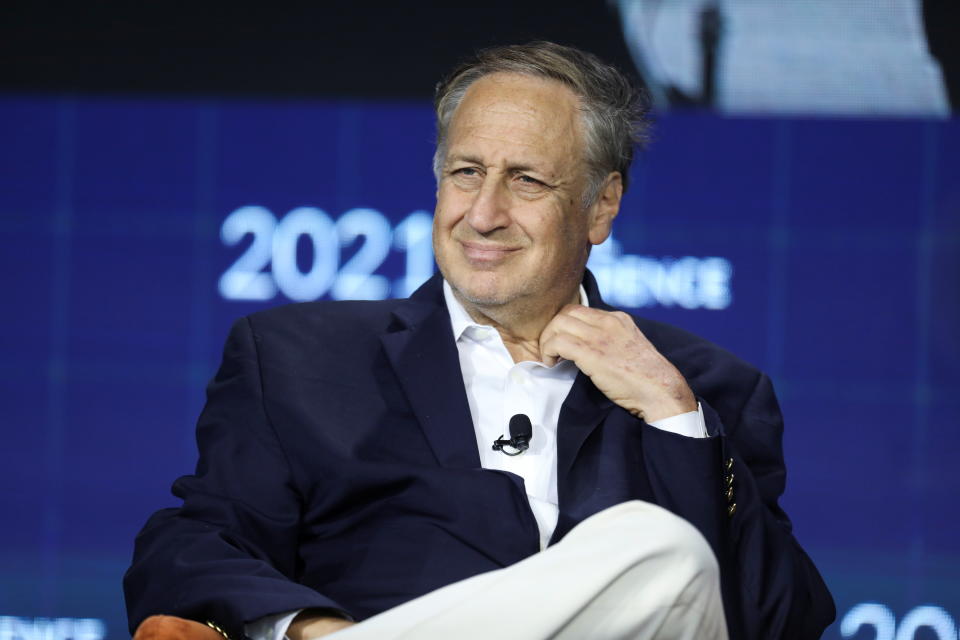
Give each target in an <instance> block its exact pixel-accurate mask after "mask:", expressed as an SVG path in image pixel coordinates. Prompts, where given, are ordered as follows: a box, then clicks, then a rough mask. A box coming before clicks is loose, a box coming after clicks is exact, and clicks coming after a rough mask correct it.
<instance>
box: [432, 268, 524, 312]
mask: <svg viewBox="0 0 960 640" xmlns="http://www.w3.org/2000/svg"><path fill="white" fill-rule="evenodd" d="M499 280H500V278H497V277H495V276H492V274H485V273H473V274H471V275H469V276H467V277H465V278H454V279H451V278H447V282H449V283H450V286H451V287H453V289H454V291H456V292H457V293H458V294H460V297H461V298H463V299H464V300H466V301H467V302H469V303H470V304H473V305H476V306H479V307H495V306H499V305H503V304H506V303H508V302H510V301H511V300H513V299H514V298H516V292H514V291H511V290H509V289H507V288H506V287H504V286H503V283H502V282H499Z"/></svg>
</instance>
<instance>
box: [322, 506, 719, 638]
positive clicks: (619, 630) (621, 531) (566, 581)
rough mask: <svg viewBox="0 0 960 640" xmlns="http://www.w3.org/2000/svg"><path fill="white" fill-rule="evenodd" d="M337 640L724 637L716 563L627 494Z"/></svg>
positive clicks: (683, 528) (673, 519)
mask: <svg viewBox="0 0 960 640" xmlns="http://www.w3.org/2000/svg"><path fill="white" fill-rule="evenodd" d="M328 637H330V638H335V639H336V640H374V639H378V640H393V639H405V640H410V639H421V638H422V639H427V640H432V639H434V638H438V639H439V638H450V639H456V640H473V639H477V640H479V639H481V638H492V639H495V640H513V639H516V640H546V639H547V638H556V639H560V640H574V639H583V638H598V639H605V640H606V639H611V640H612V639H616V638H631V639H637V640H647V639H649V640H653V639H655V638H656V639H657V640H674V639H676V640H726V639H727V630H726V622H725V619H724V615H723V605H722V602H721V600H720V579H719V570H718V568H717V561H716V558H715V557H714V555H713V552H712V551H711V550H710V547H709V546H708V544H707V542H706V540H704V538H703V536H702V535H700V532H699V531H697V530H696V529H695V528H694V527H693V526H692V525H691V524H690V523H688V522H686V521H685V520H683V519H681V518H679V517H677V516H675V515H673V514H671V513H670V512H668V511H666V510H665V509H663V508H661V507H658V506H656V505H653V504H649V503H646V502H640V501H632V502H625V503H622V504H619V505H616V506H614V507H610V508H609V509H606V510H604V511H601V512H600V513H597V514H595V515H593V516H591V517H590V518H588V519H587V520H584V521H583V522H582V523H580V524H579V525H577V526H576V527H575V528H574V529H573V530H571V531H570V533H568V534H567V535H566V536H565V537H564V539H563V540H562V541H560V542H559V543H557V544H555V545H553V546H551V547H549V548H547V549H545V550H544V551H541V552H540V553H537V554H535V555H533V556H531V557H529V558H527V559H525V560H523V561H521V562H518V563H517V564H515V565H512V566H510V567H507V568H505V569H499V570H496V571H490V572H488V573H482V574H480V575H477V576H473V577H472V578H468V579H466V580H462V581H460V582H456V583H454V584H451V585H448V586H446V587H443V588H442V589H438V590H436V591H433V592H431V593H428V594H426V595H424V596H421V597H419V598H417V599H415V600H411V601H410V602H407V603H405V604H403V605H401V606H399V607H395V608H393V609H390V610H389V611H385V612H383V613H381V614H379V615H376V616H374V617H372V618H369V619H367V620H365V621H363V622H361V623H359V624H357V625H354V626H352V627H348V628H347V629H344V630H342V631H338V632H336V633H334V634H332V635H330V636H328Z"/></svg>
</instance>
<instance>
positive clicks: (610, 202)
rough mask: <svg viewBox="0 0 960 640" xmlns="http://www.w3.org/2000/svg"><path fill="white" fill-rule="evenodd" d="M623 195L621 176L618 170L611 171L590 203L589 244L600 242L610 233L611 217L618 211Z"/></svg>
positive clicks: (614, 216)
mask: <svg viewBox="0 0 960 640" xmlns="http://www.w3.org/2000/svg"><path fill="white" fill-rule="evenodd" d="M622 197H623V177H622V176H621V175H620V172H619V171H613V172H611V173H610V174H609V175H608V176H607V177H606V179H605V180H604V181H603V187H602V188H601V189H600V194H599V195H598V196H597V201H596V202H594V203H593V204H592V205H590V209H589V219H590V229H589V235H588V237H589V238H590V244H601V243H602V242H603V241H604V240H606V239H607V236H609V235H610V228H611V227H612V225H613V219H614V218H616V217H617V214H618V213H619V212H620V199H621V198H622Z"/></svg>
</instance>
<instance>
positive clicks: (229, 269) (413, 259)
mask: <svg viewBox="0 0 960 640" xmlns="http://www.w3.org/2000/svg"><path fill="white" fill-rule="evenodd" d="M432 137H433V122H432V112H431V109H430V107H429V105H428V104H426V103H419V102H417V103H372V102H367V103H360V102H279V101H274V102H254V101H203V100H173V99H163V100H162V99H119V98H50V97H31V96H24V97H17V96H6V97H4V98H2V99H0V141H2V142H0V145H2V147H0V148H2V151H0V242H2V245H0V246H2V251H0V274H2V275H0V284H2V287H3V288H2V300H3V303H2V309H3V320H2V323H3V324H2V329H3V330H2V332H0V403H2V411H0V424H2V425H3V426H2V440H0V469H2V472H0V478H2V482H3V491H2V493H0V513H2V514H3V518H2V520H0V522H2V526H0V640H13V639H14V638H23V639H26V638H41V637H42V638H68V637H71V638H75V639H85V640H96V639H97V638H101V637H110V638H118V637H124V636H125V635H126V625H125V619H124V614H123V605H122V595H121V589H120V579H121V575H122V573H123V571H124V570H125V568H126V565H127V563H128V561H129V557H130V554H131V551H132V541H133V537H134V535H135V533H136V531H137V530H138V529H139V527H140V526H141V525H142V523H143V522H144V520H145V519H146V517H147V516H148V515H149V513H151V512H152V511H154V510H156V509H158V508H161V507H164V506H170V505H172V504H175V501H174V499H173V498H172V497H171V496H170V495H169V491H168V489H169V485H170V483H171V482H172V480H173V479H174V478H175V477H176V476H178V475H181V474H184V473H189V472H191V471H192V467H193V463H194V460H195V450H194V443H193V423H194V420H195V418H196V415H197V414H198V412H199V410H200V407H201V405H202V402H203V386H204V384H205V383H206V381H207V379H208V378H209V377H210V376H211V375H212V374H213V372H214V370H215V367H216V365H217V363H218V360H219V351H220V348H221V345H222V340H223V339H224V338H225V336H226V331H227V328H228V327H229V325H230V323H231V321H232V320H233V319H235V318H236V317H238V316H240V315H242V314H246V313H249V312H251V311H254V310H256V309H260V308H264V307H267V306H272V305H277V304H281V303H285V302H289V301H291V300H297V299H311V298H315V297H333V298H344V297H353V296H360V297H382V296H388V295H390V296H392V295H404V294H405V293H407V292H408V291H409V290H410V288H411V287H412V286H414V285H415V284H416V283H417V282H419V281H420V280H422V279H423V278H424V277H425V276H426V275H428V274H429V273H430V272H431V271H432V269H433V266H432V259H431V255H430V253H429V221H430V213H431V212H432V208H433V198H434V196H433V194H434V189H435V186H434V182H433V176H432V174H431V172H430V168H429V167H430V159H431V155H432V151H433V148H432ZM633 173H634V175H633V179H634V183H633V187H632V189H631V191H630V192H629V193H628V195H627V198H626V200H625V203H624V208H623V210H622V212H621V216H620V218H619V219H618V221H617V225H616V226H615V231H614V235H615V241H613V242H610V243H608V244H607V245H605V246H603V247H601V248H599V249H598V250H597V251H595V253H594V256H593V257H592V267H593V268H594V270H595V271H596V273H597V274H598V277H599V279H600V281H601V288H602V289H603V290H604V292H605V294H606V296H607V297H608V299H609V300H610V301H611V302H614V303H616V304H620V305H621V306H627V307H633V308H634V309H635V310H638V311H639V312H640V313H642V314H646V315H648V316H650V317H653V318H657V319H661V320H665V321H668V322H672V323H674V324H677V325H680V326H682V327H685V328H687V329H689V330H692V331H694V332H697V333H700V334H702V335H704V336H706V337H708V338H710V339H712V340H714V341H715V342H718V343H719V344H721V345H723V346H725V347H727V348H729V349H731V350H732V351H734V352H736V353H738V354H739V355H741V356H742V357H744V358H745V359H747V360H749V361H751V362H753V363H755V364H756V365H758V366H760V367H761V368H763V369H765V370H766V371H767V372H768V373H770V374H771V376H772V377H773V379H774V381H775V383H776V386H777V389H778V392H779V395H780V399H781V403H782V407H783V410H784V414H785V416H786V425H787V432H786V443H785V444H786V454H787V462H788V468H789V471H790V474H789V482H788V489H787V494H786V496H785V498H784V502H785V505H786V507H787V510H788V513H789V514H790V515H791V516H792V517H793V519H794V521H795V525H796V534H797V537H798V538H799V539H800V541H801V543H802V544H803V545H804V546H805V547H806V549H807V550H808V551H809V552H810V555H811V556H812V557H813V558H814V560H815V561H816V562H817V564H818V565H819V567H820V569H821V570H822V572H823V574H824V576H825V578H826V580H827V582H828V584H829V585H830V586H831V587H832V590H833V593H834V595H835V597H836V600H837V605H838V610H839V619H840V620H841V621H843V622H844V623H843V624H841V623H840V622H838V623H837V624H835V625H834V626H833V627H831V630H830V631H828V633H827V636H826V637H828V638H841V637H848V638H864V639H865V638H874V637H876V638H878V640H893V639H894V638H896V640H903V639H907V638H914V637H916V638H918V639H919V638H941V639H946V638H952V639H953V640H956V639H957V637H958V636H957V629H956V625H957V621H958V620H960V589H958V588H957V587H956V576H957V575H958V573H960V572H958V567H960V543H958V541H957V534H958V529H960V527H958V523H960V517H958V514H957V509H956V507H957V497H958V495H960V474H958V473H957V471H956V467H957V454H958V453H960V430H958V428H957V427H958V421H957V416H958V415H960V394H958V392H957V391H956V389H957V387H958V385H960V365H958V363H960V337H958V331H957V328H958V327H960V303H958V296H957V291H958V288H960V250H958V249H960V179H958V176H960V122H958V121H921V120H905V119H904V120H853V119H746V118H722V117H719V116H716V115H707V114H695V113H694V114H679V115H677V114H674V115H669V116H663V117H661V118H660V121H659V123H658V126H657V132H656V140H655V142H654V145H653V147H652V149H651V150H650V151H649V152H648V153H647V154H646V155H644V156H643V157H642V158H641V159H640V161H639V162H638V163H637V165H636V167H635V168H634V172H633ZM950 634H952V635H950Z"/></svg>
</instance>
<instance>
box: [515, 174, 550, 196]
mask: <svg viewBox="0 0 960 640" xmlns="http://www.w3.org/2000/svg"><path fill="white" fill-rule="evenodd" d="M513 184H514V187H513V188H514V190H515V191H517V192H518V193H522V194H525V195H539V194H541V193H543V192H544V191H546V190H548V189H549V188H550V186H549V185H547V184H546V183H545V182H543V181H542V180H537V179H536V178H534V177H531V176H528V175H527V174H525V173H517V174H516V175H514V177H513Z"/></svg>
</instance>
